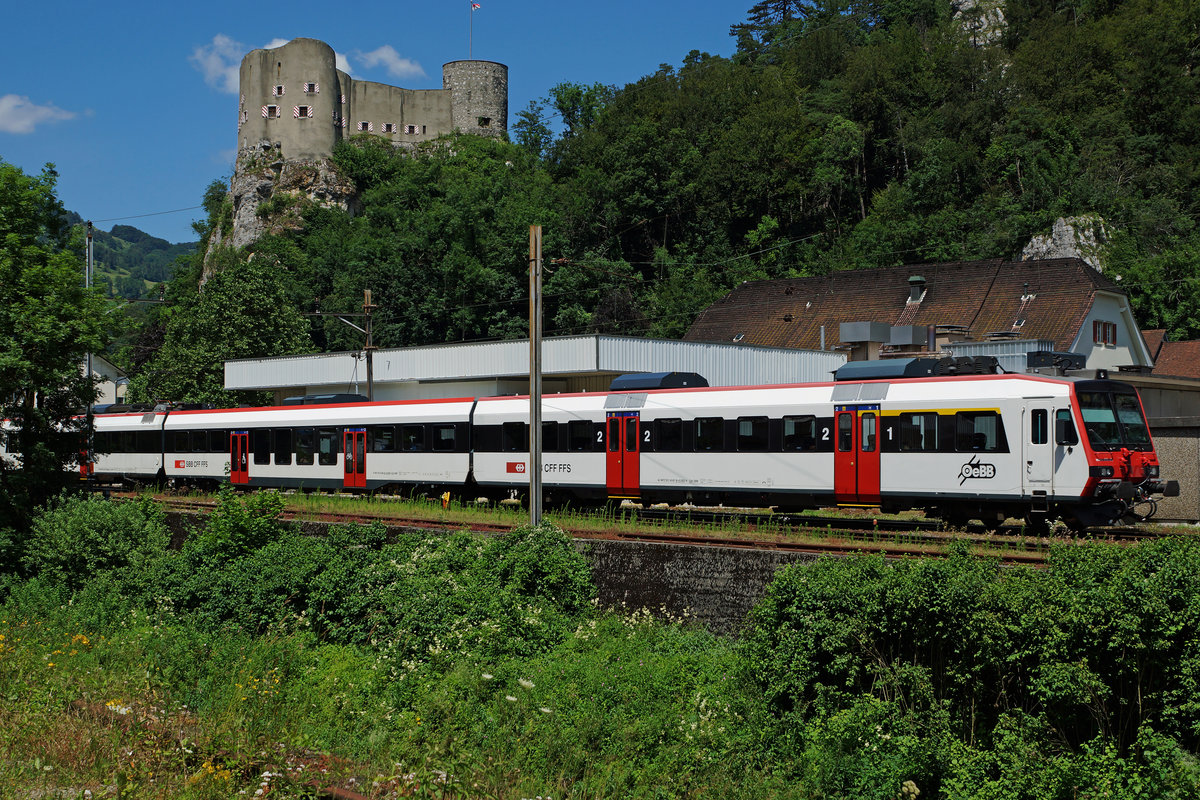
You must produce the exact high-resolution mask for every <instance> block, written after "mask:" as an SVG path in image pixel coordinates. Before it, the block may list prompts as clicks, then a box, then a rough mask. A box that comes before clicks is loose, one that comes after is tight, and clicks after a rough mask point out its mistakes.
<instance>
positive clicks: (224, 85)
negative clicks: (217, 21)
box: [188, 33, 246, 94]
mask: <svg viewBox="0 0 1200 800" xmlns="http://www.w3.org/2000/svg"><path fill="white" fill-rule="evenodd" d="M244 55H246V46H245V45H243V44H242V43H241V42H238V41H234V40H233V39H231V38H230V37H228V36H226V35H225V34H223V33H218V34H217V35H216V36H214V37H213V39H212V42H211V43H210V44H206V45H201V46H199V47H197V48H196V49H195V50H193V51H192V55H191V56H190V57H189V58H188V61H191V62H192V66H193V67H195V68H196V69H198V70H200V73H201V74H202V75H204V82H205V83H207V84H208V85H209V86H211V87H213V88H214V89H217V90H218V91H221V92H225V93H226V94H237V93H238V68H239V67H240V66H241V63H242V56H244Z"/></svg>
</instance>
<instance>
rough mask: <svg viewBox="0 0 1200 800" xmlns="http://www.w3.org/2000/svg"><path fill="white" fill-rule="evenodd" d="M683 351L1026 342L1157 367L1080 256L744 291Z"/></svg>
mask: <svg viewBox="0 0 1200 800" xmlns="http://www.w3.org/2000/svg"><path fill="white" fill-rule="evenodd" d="M684 338H685V339H686V340H688V341H704V342H738V343H740V344H743V345H759V346H764V347H788V348H798V349H808V350H829V349H836V350H844V351H847V352H848V354H849V357H850V358H851V359H854V360H862V359H869V358H881V357H889V356H899V355H915V354H918V353H928V352H941V353H947V352H952V351H953V349H954V348H955V347H958V348H959V349H962V348H964V346H965V345H968V344H971V343H977V342H1005V341H1008V342H1014V344H1015V342H1018V341H1027V342H1029V343H1030V344H1029V348H1028V349H1029V350H1047V349H1049V350H1050V351H1052V352H1072V353H1077V354H1079V355H1082V356H1083V357H1084V362H1085V364H1084V365H1085V366H1086V367H1088V368H1107V369H1115V368H1118V367H1132V368H1135V369H1148V368H1149V367H1150V366H1151V365H1152V364H1153V359H1152V358H1151V354H1150V352H1149V349H1148V348H1147V346H1146V342H1145V340H1144V339H1143V338H1142V335H1141V332H1140V331H1139V329H1138V327H1137V324H1136V323H1135V321H1134V319H1133V315H1132V313H1131V312H1130V307H1129V301H1128V297H1127V296H1126V294H1125V292H1124V291H1123V290H1122V289H1121V287H1120V286H1119V285H1118V284H1117V283H1114V282H1113V281H1111V280H1109V279H1108V278H1107V277H1105V276H1104V275H1103V274H1102V273H1100V272H1098V271H1097V270H1095V269H1094V268H1092V267H1091V266H1089V265H1088V264H1087V263H1086V262H1084V261H1083V260H1081V259H1078V258H1061V259H1052V260H1040V261H1005V260H1002V259H993V260H988V261H969V262H953V263H944V264H920V265H908V266H902V267H886V268H882V269H871V270H849V271H841V272H834V273H831V274H829V275H822V276H818V277H807V278H784V279H778V280H768V281H748V282H746V283H743V284H742V285H741V286H739V287H737V288H736V289H734V290H733V291H732V292H730V293H729V294H728V295H726V296H725V297H723V298H721V299H720V300H718V301H717V302H716V303H714V304H713V305H712V306H710V307H709V308H708V309H706V310H705V311H704V312H702V313H701V314H700V316H699V317H697V319H696V321H695V323H694V324H693V325H692V327H691V329H690V330H689V331H688V333H687V335H686V336H685V337H684Z"/></svg>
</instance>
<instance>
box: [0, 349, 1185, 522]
mask: <svg viewBox="0 0 1200 800" xmlns="http://www.w3.org/2000/svg"><path fill="white" fill-rule="evenodd" d="M963 361H964V360H963V359H958V360H957V363H956V362H955V360H953V359H951V360H949V361H947V360H946V359H932V358H914V359H889V360H884V361H872V362H850V363H848V364H846V365H845V366H843V367H842V368H841V369H839V370H838V372H837V373H836V374H835V376H834V379H833V380H831V381H828V382H821V383H806V384H789V385H767V386H739V387H710V386H708V385H707V383H706V382H704V381H703V379H702V378H699V377H698V376H691V377H690V378H687V377H683V378H681V377H680V376H681V375H686V374H681V373H658V374H651V375H635V376H623V377H622V378H619V379H618V380H616V381H614V383H613V386H612V387H611V388H610V389H609V390H608V391H604V392H583V393H564V394H550V395H545V396H544V397H543V399H542V428H541V452H542V459H541V460H542V472H543V492H544V497H545V499H546V502H547V504H548V505H557V506H561V505H567V504H577V505H591V504H597V503H613V502H621V501H630V502H634V503H640V504H643V505H647V506H648V505H652V504H662V503H666V504H670V505H684V504H691V505H694V506H727V507H737V508H765V507H770V508H774V509H776V510H779V511H793V510H800V509H810V508H823V507H831V506H854V505H858V506H871V507H876V506H877V507H880V508H881V509H882V510H883V511H884V512H898V511H902V510H906V509H923V510H924V511H925V512H926V513H927V514H929V515H931V516H936V517H940V518H942V519H944V520H946V521H947V522H948V523H950V524H954V525H961V524H965V523H966V522H967V521H969V520H979V521H981V522H982V523H983V524H984V525H985V526H987V527H989V528H992V527H996V526H998V525H1000V524H1001V523H1002V522H1004V521H1005V520H1006V519H1009V518H1018V519H1024V520H1027V521H1028V522H1029V524H1030V525H1035V526H1044V525H1045V524H1047V523H1048V522H1049V521H1052V520H1055V519H1062V520H1064V521H1066V522H1067V523H1068V524H1069V525H1071V526H1072V527H1078V528H1089V527H1095V526H1103V525H1110V524H1115V523H1118V522H1122V521H1124V522H1128V521H1131V520H1143V519H1146V518H1148V517H1149V516H1151V515H1152V514H1153V511H1154V507H1155V503H1156V502H1157V500H1158V499H1160V498H1161V497H1163V496H1173V495H1178V493H1179V484H1178V482H1176V481H1165V480H1163V478H1162V476H1161V475H1160V465H1159V460H1158V456H1157V454H1156V452H1155V450H1154V443H1153V439H1152V437H1151V435H1150V430H1149V428H1148V426H1147V424H1146V418H1145V414H1144V412H1143V409H1142V404H1141V400H1140V398H1139V397H1138V394H1137V391H1136V390H1135V389H1134V387H1133V386H1131V385H1129V384H1127V383H1123V382H1121V381H1119V380H1113V379H1111V378H1110V377H1109V376H1108V375H1107V373H1106V372H1104V371H1102V370H1101V371H1093V372H1092V373H1091V374H1089V375H1086V376H1080V375H1076V376H1070V377H1066V376H1047V375H1038V374H1012V373H1004V372H1002V371H999V370H998V369H997V368H996V367H995V363H994V359H992V360H991V362H990V363H988V364H987V365H985V367H982V368H981V367H979V366H978V365H977V364H964V363H962V362H963ZM947 363H948V364H949V366H947ZM327 400H328V401H327V402H321V398H308V399H307V400H298V401H297V402H296V403H295V404H288V405H282V406H271V407H255V408H228V409H212V408H178V407H171V406H168V405H159V406H156V407H153V408H150V409H146V410H122V409H119V408H118V409H111V410H110V411H112V412H113V413H100V414H96V415H95V416H94V423H93V424H94V435H93V437H92V446H91V448H90V450H88V452H86V453H85V454H84V456H83V457H82V461H83V465H82V471H83V472H84V473H85V474H87V475H88V477H89V478H94V479H96V480H107V481H122V482H148V481H167V482H171V483H174V484H186V485H206V484H208V485H215V484H217V483H220V482H224V481H228V482H230V483H232V484H233V485H234V486H235V487H263V488H268V487H269V488H295V489H302V490H307V489H313V490H316V489H322V490H328V489H336V490H347V491H352V492H401V493H410V494H411V493H425V494H430V495H437V494H441V493H444V492H451V493H453V494H454V495H457V496H461V497H466V498H472V499H473V498H477V497H486V498H489V499H493V500H496V499H504V498H517V499H521V498H523V497H524V496H525V495H526V493H527V490H528V486H529V475H528V469H529V464H530V457H529V456H530V431H529V418H530V401H529V398H528V397H527V396H495V397H460V398H446V399H436V400H403V401H382V402H367V401H365V399H347V398H343V397H338V396H334V397H332V398H327ZM0 455H2V453H0Z"/></svg>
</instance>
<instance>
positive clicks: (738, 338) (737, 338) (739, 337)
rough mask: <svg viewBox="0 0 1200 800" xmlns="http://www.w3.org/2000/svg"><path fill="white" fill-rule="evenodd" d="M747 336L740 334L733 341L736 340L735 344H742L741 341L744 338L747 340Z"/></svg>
mask: <svg viewBox="0 0 1200 800" xmlns="http://www.w3.org/2000/svg"><path fill="white" fill-rule="evenodd" d="M745 336H746V334H744V333H739V334H736V335H735V336H734V337H733V340H734V341H735V342H740V341H741V340H742V339H743V338H745Z"/></svg>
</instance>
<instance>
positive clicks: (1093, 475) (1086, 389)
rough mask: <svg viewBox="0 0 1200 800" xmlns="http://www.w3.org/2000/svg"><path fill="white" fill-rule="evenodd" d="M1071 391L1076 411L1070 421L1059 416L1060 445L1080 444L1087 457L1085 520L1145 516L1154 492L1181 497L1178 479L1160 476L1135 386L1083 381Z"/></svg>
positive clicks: (1088, 522)
mask: <svg viewBox="0 0 1200 800" xmlns="http://www.w3.org/2000/svg"><path fill="white" fill-rule="evenodd" d="M1071 394H1072V399H1073V401H1074V412H1073V414H1072V415H1071V416H1070V418H1069V419H1068V418H1067V417H1066V416H1065V415H1059V416H1057V417H1056V418H1055V434H1054V435H1055V440H1056V445H1057V446H1060V447H1067V448H1070V447H1074V446H1078V447H1079V448H1081V449H1082V451H1083V453H1084V455H1085V457H1086V461H1087V470H1088V471H1087V477H1086V483H1085V485H1084V488H1083V492H1082V495H1081V500H1082V502H1081V503H1080V504H1079V505H1078V506H1077V508H1076V511H1075V515H1076V516H1077V517H1079V522H1080V523H1081V524H1083V525H1096V524H1112V523H1115V522H1121V521H1124V522H1133V521H1140V520H1144V519H1146V518H1148V517H1150V516H1151V515H1153V513H1154V508H1155V496H1165V497H1177V496H1178V495H1179V483H1178V481H1163V480H1162V479H1161V474H1160V465H1159V462H1158V455H1157V453H1156V452H1155V450H1154V441H1153V439H1152V437H1151V435H1150V428H1149V426H1148V425H1147V424H1146V416H1145V412H1144V410H1143V408H1142V403H1141V398H1140V397H1138V394H1137V391H1136V390H1135V389H1134V388H1133V387H1132V386H1130V385H1129V384H1126V383H1121V382H1119V381H1111V380H1107V379H1097V380H1079V381H1076V382H1074V383H1073V385H1072V389H1071ZM1081 432H1082V433H1081Z"/></svg>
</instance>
